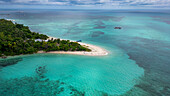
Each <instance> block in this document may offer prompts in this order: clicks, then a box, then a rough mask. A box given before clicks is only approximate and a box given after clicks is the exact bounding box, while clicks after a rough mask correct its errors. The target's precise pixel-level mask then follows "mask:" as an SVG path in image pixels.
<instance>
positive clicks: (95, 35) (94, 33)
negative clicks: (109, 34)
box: [91, 31, 104, 37]
mask: <svg viewBox="0 0 170 96" xmlns="http://www.w3.org/2000/svg"><path fill="white" fill-rule="evenodd" d="M103 34H104V32H101V31H95V32H92V34H91V37H98V36H100V35H103Z"/></svg>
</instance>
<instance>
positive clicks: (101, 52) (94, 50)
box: [38, 37, 108, 56]
mask: <svg viewBox="0 0 170 96" xmlns="http://www.w3.org/2000/svg"><path fill="white" fill-rule="evenodd" d="M51 38H54V37H50V38H49V39H51ZM54 39H57V38H54ZM61 40H64V39H61ZM71 42H75V41H71ZM78 43H79V44H80V45H82V46H84V47H86V48H89V49H91V50H92V51H90V52H87V51H50V52H44V51H38V53H55V54H73V55H88V56H105V55H108V51H107V50H105V49H103V48H101V47H98V46H95V45H91V44H86V43H82V42H78Z"/></svg>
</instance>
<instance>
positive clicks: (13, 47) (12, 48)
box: [0, 19, 91, 57]
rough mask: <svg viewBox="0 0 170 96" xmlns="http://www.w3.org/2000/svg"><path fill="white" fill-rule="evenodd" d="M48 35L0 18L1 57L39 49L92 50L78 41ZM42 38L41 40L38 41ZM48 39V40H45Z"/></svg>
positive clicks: (28, 52) (35, 51)
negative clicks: (50, 37)
mask: <svg viewBox="0 0 170 96" xmlns="http://www.w3.org/2000/svg"><path fill="white" fill-rule="evenodd" d="M48 38H49V37H48V36H47V35H43V34H39V33H36V32H31V31H30V30H29V27H28V26H24V25H23V24H17V23H15V24H14V23H13V22H12V21H8V20H5V19H0V57H1V56H14V55H20V54H33V53H37V52H38V51H41V50H43V51H46V52H48V51H91V50H90V49H88V48H85V47H83V46H81V45H80V44H79V43H77V42H70V41H69V40H60V39H53V38H52V39H51V40H47V39H48ZM36 39H41V41H36ZM44 40H47V41H44Z"/></svg>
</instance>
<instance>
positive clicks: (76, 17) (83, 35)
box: [0, 10, 170, 96]
mask: <svg viewBox="0 0 170 96" xmlns="http://www.w3.org/2000/svg"><path fill="white" fill-rule="evenodd" d="M0 12H1V13H2V14H7V13H9V14H10V15H0V18H6V19H13V20H15V22H17V23H23V24H24V25H27V26H29V27H30V29H31V30H32V31H35V32H39V33H43V34H46V35H49V36H53V37H59V38H64V39H71V40H79V39H81V40H82V41H83V42H86V43H90V44H94V45H98V46H101V47H103V48H106V49H107V50H108V51H109V52H110V54H109V55H108V56H104V57H89V56H74V55H55V54H36V55H29V56H21V57H19V58H22V61H18V62H17V63H16V64H14V65H11V66H6V67H2V68H1V71H0V74H1V75H0V79H2V81H3V82H2V83H0V85H2V86H1V87H0V88H1V91H0V94H3V95H9V96H11V95H12V94H13V95H16V94H17V95H21V94H22V93H23V92H24V94H27V95H33V94H34V95H35V94H36V95H42V94H40V93H41V92H44V91H45V90H47V89H49V88H48V87H49V86H55V83H53V82H54V81H56V80H59V81H60V82H64V85H62V84H61V85H59V86H61V87H63V88H64V91H61V92H59V93H55V91H56V90H57V92H58V90H60V89H59V88H60V87H59V88H58V87H57V88H58V89H55V88H52V89H51V90H53V91H51V90H50V89H49V90H48V91H47V92H45V93H43V94H51V95H54V94H58V95H61V96H65V95H73V93H74V94H76V95H82V94H85V95H87V96H103V95H111V96H112V95H125V96H169V95H170V83H169V81H170V76H169V73H170V70H169V68H170V59H169V58H170V31H169V30H170V11H169V10H22V12H21V11H20V10H0ZM116 26H121V27H122V29H121V30H115V29H114V27H116ZM15 58H16V60H17V58H18V57H15ZM11 61H12V60H11ZM39 66H45V68H46V70H47V72H45V73H44V74H45V79H49V80H45V81H43V80H42V81H43V82H41V81H39V79H38V80H37V79H35V78H36V77H37V75H36V73H35V69H36V68H38V67H39ZM31 77H32V78H33V79H32V78H31ZM16 78H17V79H16ZM43 79H44V78H43ZM28 81H30V82H28ZM18 82H22V83H21V84H18ZM24 82H27V83H26V85H24V84H23V83H24ZM11 83H12V84H11ZM46 83H47V84H46ZM17 84H18V86H24V88H25V89H26V90H27V91H25V90H23V89H22V88H18V90H15V87H16V85H17ZM35 84H37V86H34V90H33V89H32V88H29V87H31V86H33V85H35ZM57 84H58V83H57ZM57 84H56V85H57ZM43 85H44V89H41V86H43ZM9 86H10V88H9ZM70 86H71V88H72V89H73V88H74V90H72V89H71V88H70ZM35 89H36V90H35ZM75 90H76V91H75ZM70 91H71V92H73V93H70Z"/></svg>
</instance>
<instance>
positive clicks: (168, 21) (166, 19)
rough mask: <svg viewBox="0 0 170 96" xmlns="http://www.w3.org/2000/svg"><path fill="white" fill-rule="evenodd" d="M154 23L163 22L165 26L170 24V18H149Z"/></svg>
mask: <svg viewBox="0 0 170 96" xmlns="http://www.w3.org/2000/svg"><path fill="white" fill-rule="evenodd" d="M150 17H152V18H153V19H154V20H156V21H160V22H164V23H166V24H170V17H166V18H165V17H162V16H150Z"/></svg>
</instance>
